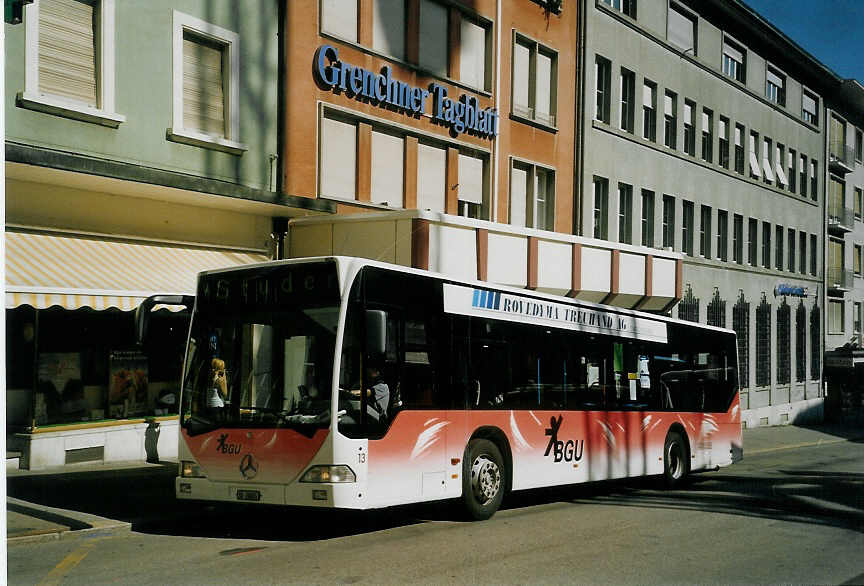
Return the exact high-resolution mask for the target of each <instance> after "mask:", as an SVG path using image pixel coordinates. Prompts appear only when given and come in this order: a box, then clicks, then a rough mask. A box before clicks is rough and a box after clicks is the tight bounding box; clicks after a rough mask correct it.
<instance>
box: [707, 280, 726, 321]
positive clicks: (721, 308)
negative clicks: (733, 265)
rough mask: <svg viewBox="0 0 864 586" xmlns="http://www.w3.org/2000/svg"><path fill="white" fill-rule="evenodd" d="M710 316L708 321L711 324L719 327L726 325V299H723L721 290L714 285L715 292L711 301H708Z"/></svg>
mask: <svg viewBox="0 0 864 586" xmlns="http://www.w3.org/2000/svg"><path fill="white" fill-rule="evenodd" d="M705 309H707V310H708V317H707V319H706V323H707V324H708V325H709V326H714V327H717V328H725V327H726V300H724V299H721V297H720V290H719V289H718V288H717V287H714V294H713V295H712V296H711V301H710V303H708V307H706V308H705Z"/></svg>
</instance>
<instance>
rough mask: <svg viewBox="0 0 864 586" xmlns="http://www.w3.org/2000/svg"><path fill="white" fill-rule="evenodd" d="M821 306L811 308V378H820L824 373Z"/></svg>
mask: <svg viewBox="0 0 864 586" xmlns="http://www.w3.org/2000/svg"><path fill="white" fill-rule="evenodd" d="M819 313H820V312H819V306H818V305H817V306H814V307H813V309H811V310H810V380H818V379H819V378H820V376H821V374H822V344H821V336H822V330H821V329H820V328H821V324H820V316H819Z"/></svg>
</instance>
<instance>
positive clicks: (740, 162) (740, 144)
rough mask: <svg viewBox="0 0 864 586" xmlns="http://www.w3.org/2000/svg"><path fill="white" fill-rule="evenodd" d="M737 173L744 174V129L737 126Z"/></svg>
mask: <svg viewBox="0 0 864 586" xmlns="http://www.w3.org/2000/svg"><path fill="white" fill-rule="evenodd" d="M735 172H736V173H739V174H741V175H743V174H744V127H743V126H742V125H740V124H736V125H735Z"/></svg>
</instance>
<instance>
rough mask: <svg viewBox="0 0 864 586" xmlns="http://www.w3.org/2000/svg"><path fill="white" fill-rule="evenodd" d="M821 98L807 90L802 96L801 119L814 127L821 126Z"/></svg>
mask: <svg viewBox="0 0 864 586" xmlns="http://www.w3.org/2000/svg"><path fill="white" fill-rule="evenodd" d="M818 104H819V98H817V97H816V96H815V95H813V94H811V93H810V92H808V91H807V90H804V93H803V94H802V96H801V119H802V120H804V122H808V123H809V124H812V125H813V126H819V113H818V110H817V107H818Z"/></svg>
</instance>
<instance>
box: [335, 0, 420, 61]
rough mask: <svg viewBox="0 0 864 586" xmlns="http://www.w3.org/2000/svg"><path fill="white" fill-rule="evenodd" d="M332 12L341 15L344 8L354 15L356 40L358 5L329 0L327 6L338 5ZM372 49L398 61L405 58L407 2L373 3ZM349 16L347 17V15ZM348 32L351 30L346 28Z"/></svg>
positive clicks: (378, 0)
mask: <svg viewBox="0 0 864 586" xmlns="http://www.w3.org/2000/svg"><path fill="white" fill-rule="evenodd" d="M337 3H338V6H335V7H333V8H332V11H333V12H334V13H335V14H337V15H339V13H340V12H341V9H342V8H343V7H344V8H345V11H346V13H350V12H353V13H354V22H353V25H354V27H353V29H354V36H355V38H354V39H349V40H354V41H356V40H357V39H356V36H357V20H356V19H357V3H356V2H354V1H353V0H349V1H348V2H344V1H343V2H338V0H336V1H334V0H329V1H328V2H325V5H326V4H337ZM372 12H373V15H372V48H373V49H375V50H376V51H378V52H379V53H383V54H384V55H390V56H391V57H395V58H397V59H404V58H405V0H374V2H373V3H372ZM345 16H347V15H345ZM345 30H346V32H347V31H348V30H349V28H348V26H347V25H346V27H345Z"/></svg>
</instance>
